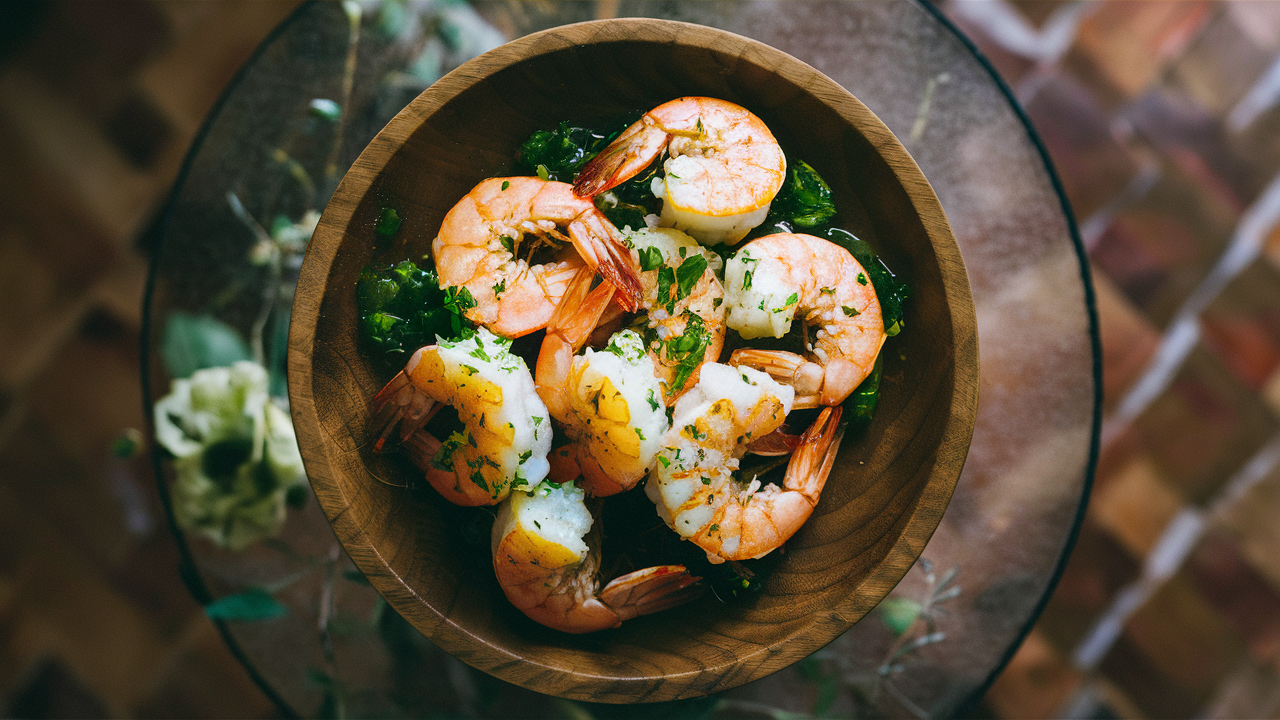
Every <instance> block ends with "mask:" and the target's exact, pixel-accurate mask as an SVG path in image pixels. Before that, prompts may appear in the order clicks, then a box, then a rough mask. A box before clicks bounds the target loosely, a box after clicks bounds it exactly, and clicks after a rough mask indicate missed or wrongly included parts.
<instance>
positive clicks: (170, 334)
mask: <svg viewBox="0 0 1280 720" xmlns="http://www.w3.org/2000/svg"><path fill="white" fill-rule="evenodd" d="M160 357H161V358H163V359H164V365H165V370H167V371H168V372H169V375H170V377H174V378H185V377H190V376H191V374H192V373H194V372H195V371H197V370H203V369H205V368H211V367H223V366H227V365H231V364H232V363H235V362H236V361H238V360H251V359H252V358H253V353H252V352H251V351H250V350H249V345H248V343H246V342H245V341H244V338H243V337H241V336H240V333H239V332H237V331H236V329H235V328H233V327H231V326H230V325H228V324H226V323H225V322H223V321H221V320H219V319H217V318H215V317H213V316H212V315H192V314H190V313H184V312H175V313H173V314H172V315H170V316H169V319H168V321H166V322H165V326H164V336H163V337H162V338H161V341H160Z"/></svg>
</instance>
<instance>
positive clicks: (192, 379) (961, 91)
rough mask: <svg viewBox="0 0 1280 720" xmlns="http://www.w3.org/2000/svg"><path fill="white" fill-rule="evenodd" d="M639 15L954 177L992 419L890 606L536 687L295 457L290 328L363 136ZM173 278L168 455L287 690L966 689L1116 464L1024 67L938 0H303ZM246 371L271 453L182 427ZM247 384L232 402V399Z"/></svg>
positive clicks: (553, 709) (386, 695) (175, 515)
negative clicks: (773, 639)
mask: <svg viewBox="0 0 1280 720" xmlns="http://www.w3.org/2000/svg"><path fill="white" fill-rule="evenodd" d="M621 16H638V17H661V18H668V19H675V20H683V21H687V22H694V23H699V24H704V25H710V26H714V27H718V28H722V29H725V30H729V31H732V32H735V33H738V34H741V35H745V36H748V37H751V38H754V39H756V40H759V41H761V42H764V43H767V44H769V45H771V46H773V47H776V48H778V49H780V50H782V51H784V52H787V53H789V54H791V55H793V56H795V57H797V58H799V59H800V60H803V61H805V62H807V63H809V64H810V65H812V66H814V67H815V68H817V69H818V70H820V71H822V72H823V73H825V74H827V75H828V76H829V77H831V78H832V79H834V80H835V81H836V82H838V83H839V84H841V85H842V86H843V87H845V88H846V89H848V90H849V91H850V92H852V93H853V94H854V95H855V96H857V97H858V99H860V100H861V101H862V102H863V103H864V104H866V105H867V106H868V107H869V108H870V109H871V110H872V111H873V112H875V113H876V114H877V115H878V116H879V117H880V118H881V119H882V120H883V121H884V122H885V124H886V125H888V127H889V128H890V129H891V130H892V131H893V132H894V133H895V134H896V135H897V137H898V138H899V139H900V140H901V141H902V143H903V145H904V146H905V147H906V149H907V150H908V151H909V152H910V153H911V154H912V156H913V157H914V158H915V160H916V162H917V163H918V164H919V166H920V168H921V169H922V170H923V172H924V174H925V176H926V177H927V178H928V179H929V181H930V183H931V184H932V185H933V188H934V190H935V192H936V193H937V195H938V198H939V200H940V201H941V203H942V205H943V207H944V209H945V210H946V213H947V216H948V219H949V220H950V223H951V226H952V229H953V231H954V233H955V236H956V239H957V242H958V243H959V246H960V249H961V252H962V253H963V255H964V259H965V263H966V266H967V269H968V273H969V279H970V283H971V286H972V291H973V296H974V301H975V305H976V309H977V317H978V325H979V351H980V367H981V384H980V389H979V407H978V417H977V423H976V426H975V429H974V435H973V442H972V445H971V448H970V451H969V456H968V461H967V463H966V465H965V468H964V472H963V474H962V475H961V478H960V481H959V483H958V485H957V487H956V490H955V493H954V495H953V497H952V500H951V503H950V505H949V507H948V509H947V512H946V514H945V515H944V517H943V520H942V523H941V525H940V526H939V528H938V530H937V531H936V532H935V534H934V536H933V538H932V539H931V540H930V541H929V543H928V545H927V546H926V547H925V548H924V551H923V553H922V555H921V560H920V562H918V563H917V565H916V567H914V568H913V569H912V570H911V571H910V572H908V574H907V576H906V577H905V578H904V580H903V581H902V582H901V583H900V584H899V586H898V587H897V588H896V589H895V590H894V591H893V593H892V594H891V595H890V597H889V598H888V599H887V600H885V601H884V602H882V603H881V605H880V606H879V607H878V608H877V610H876V611H875V612H873V613H871V614H870V615H868V616H867V617H866V618H864V619H863V620H862V621H861V622H859V623H858V624H857V625H855V626H854V627H853V628H852V629H851V630H849V631H848V632H847V633H845V634H844V635H843V636H841V637H840V638H838V639H837V640H836V641H834V642H832V643H831V644H830V645H828V646H827V647H825V648H823V649H821V650H819V651H818V652H816V653H814V654H813V655H812V656H810V657H809V658H807V659H806V660H804V661H802V662H800V663H797V664H796V665H793V666H791V667H789V668H787V669H785V670H783V671H780V672H778V673H775V674H774V675H771V676H768V677H766V678H764V679H762V680H758V681H755V682H752V683H748V684H746V685H743V686H740V687H738V688H735V689H733V690H730V691H727V692H725V693H721V694H718V695H715V696H710V697H707V698H699V699H693V700H686V701H679V702H676V703H669V704H664V705H663V706H661V707H654V706H598V705H587V704H584V703H576V702H572V701H567V700H561V699H558V698H552V697H549V696H545V695H539V694H537V693H534V692H531V691H528V690H525V689H522V688H518V687H515V686H512V685H508V684H506V683H503V682H501V681H499V680H496V679H494V678H491V677H489V676H488V675H485V674H484V673H481V672H479V671H477V670H474V669H472V668H470V667H468V666H467V665H465V664H463V663H462V662H460V661H458V660H456V659H455V658H453V657H451V656H449V655H448V654H446V653H444V652H443V651H442V650H440V649H439V648H437V647H435V646H434V645H433V644H432V643H431V642H430V641H429V640H427V639H425V638H424V637H423V636H421V635H420V634H418V633H417V632H416V631H415V630H413V629H412V628H411V627H410V626H409V625H408V623H406V622H405V621H404V620H402V619H400V618H399V616H398V615H396V613H395V612H394V611H392V610H390V609H389V608H387V606H386V604H385V602H384V601H383V600H382V599H381V597H380V596H378V594H377V593H376V592H375V591H374V590H373V589H372V588H371V587H369V586H368V584H367V583H366V582H364V580H363V577H362V576H361V575H360V574H359V573H358V572H357V571H355V568H354V566H353V565H352V564H351V563H350V561H349V560H348V559H347V558H346V556H345V555H344V554H343V552H342V550H341V548H340V546H339V545H338V543H337V541H336V540H335V539H334V536H333V534H332V531H331V530H330V528H329V526H328V523H327V521H326V520H325V518H324V515H323V513H322V512H321V511H320V509H319V507H318V505H317V503H316V501H315V498H314V497H313V496H311V494H310V489H309V487H308V486H307V485H306V484H305V479H304V478H302V477H301V476H300V475H299V474H298V472H297V470H298V467H295V466H294V465H292V464H291V463H292V458H291V457H290V456H289V455H288V453H287V452H284V451H281V452H277V453H273V452H272V448H278V447H281V446H282V445H281V444H283V445H284V446H287V444H288V442H289V441H290V440H291V437H292V430H291V428H289V427H288V415H287V407H288V405H287V403H288V400H287V397H286V393H285V389H284V388H285V383H284V353H285V341H286V337H287V329H288V317H289V315H288V313H289V307H290V303H291V300H292V288H293V285H294V283H295V282H296V275H297V271H298V268H299V266H300V264H301V259H302V254H303V252H304V250H305V246H306V240H307V239H308V238H309V236H310V231H311V229H312V228H314V225H315V221H316V218H317V217H318V213H319V212H320V211H321V210H323V208H324V205H325V203H326V201H327V199H328V197H329V195H330V194H331V193H332V191H333V189H334V188H335V187H336V185H337V183H338V181H339V180H340V179H341V177H342V175H343V173H344V172H345V171H346V169H347V168H348V167H349V166H350V165H351V163H352V162H353V161H354V160H355V158H356V156H357V155H358V154H359V153H360V151H361V150H362V149H363V148H364V146H365V145H366V144H367V143H368V142H369V140H370V139H371V138H372V137H373V136H374V135H375V134H376V133H377V132H378V130H380V129H381V128H382V126H383V125H384V124H385V123H386V122H387V121H388V120H389V119H390V118H391V117H392V116H394V114H395V113H396V112H398V111H399V110H400V108H402V107H403V106H404V105H405V104H407V103H408V102H409V101H410V100H411V99H412V98H413V97H415V96H416V95H417V94H418V93H420V92H421V91H422V90H424V89H425V88H426V87H428V86H429V85H430V84H431V83H432V82H434V81H435V80H436V79H438V78H439V77H441V76H442V75H443V74H444V73H446V72H448V71H449V70H451V69H452V68H454V67H456V66H458V65H459V64H461V63H462V62H465V61H466V60H468V59H470V58H471V57H474V56H476V55H478V54H480V53H482V52H484V51H486V50H489V49H491V48H493V47H496V46H497V45H499V44H501V43H503V42H506V41H507V40H509V39H512V38H515V37H519V36H522V35H525V34H528V33H530V32H534V31H538V30H542V29H545V28H549V27H554V26H557V25H562V24H566V23H570V22H577V21H582V20H591V19H597V18H603V17H621ZM151 280H152V282H151V285H150V287H149V292H148V296H147V301H146V308H145V310H146V313H147V322H146V340H145V342H146V343H147V345H146V346H147V348H148V354H147V357H146V358H145V360H144V367H143V373H144V380H145V381H146V382H145V383H144V389H145V392H146V393H147V397H146V401H147V403H148V406H151V405H152V404H155V403H157V402H158V403H160V409H159V410H158V411H157V414H156V416H157V422H156V427H155V428H154V430H155V433H156V437H157V440H158V441H159V443H158V445H157V447H156V448H155V452H154V458H155V463H156V471H157V481H158V483H159V485H160V486H161V489H162V493H163V495H164V497H165V498H166V502H167V506H168V508H169V510H170V516H171V521H172V523H173V527H174V532H175V537H176V538H177V540H178V543H179V545H180V548H181V550H182V555H183V559H184V563H183V567H182V572H183V576H184V579H185V580H186V581H187V583H188V585H189V587H190V588H191V590H192V592H193V593H194V594H195V596H196V597H197V599H198V600H200V601H201V602H202V603H204V604H206V608H207V611H208V612H209V615H210V616H211V617H212V618H214V621H215V622H216V623H217V625H218V627H219V629H220V631H221V632H222V633H223V636H224V638H225V640H226V642H227V643H228V645H229V647H231V649H232V651H233V652H234V653H236V654H237V656H238V657H239V658H240V659H241V660H242V661H243V663H244V664H245V667H246V669H247V671H248V672H249V673H250V674H251V675H252V676H253V677H254V679H255V680H256V681H257V682H258V683H259V684H260V686H261V687H262V688H263V690H264V692H266V693H267V694H268V695H269V696H270V697H271V698H272V699H273V700H274V701H275V702H276V703H277V704H278V705H279V707H280V711H281V712H282V713H283V714H286V715H301V716H353V717H355V716H378V717H398V716H419V715H424V714H430V713H437V714H444V715H448V716H462V717H491V716H492V717H551V716H570V717H586V716H591V717H629V716H632V715H637V716H646V717H648V716H653V715H655V714H665V715H671V716H680V717H699V716H706V717H754V716H761V717H776V716H778V715H779V713H784V712H790V713H802V714H807V715H814V716H824V715H841V716H850V715H853V716H857V717H864V716H871V717H876V716H892V717H924V716H945V715H952V714H955V713H956V712H958V711H960V710H962V709H963V708H964V707H966V705H968V704H970V703H973V702H975V701H976V700H977V699H978V698H979V697H980V695H981V693H982V691H983V690H984V689H985V688H986V686H987V685H988V684H989V683H990V682H991V680H992V679H993V678H994V675H995V674H996V673H997V672H998V671H999V669H1000V668H1001V667H1003V664H1004V663H1005V661H1006V660H1007V659H1008V657H1009V655H1010V654H1011V653H1012V652H1013V650H1014V649H1016V647H1017V645H1018V643H1019V642H1020V641H1021V639H1022V637H1023V636H1024V635H1025V633H1026V632H1027V630H1028V629H1029V628H1030V626H1031V624H1032V623H1033V622H1034V619H1035V617H1036V616H1037V615H1038V613H1039V611H1040V609H1041V607H1042V605H1043V603H1044V602H1045V600H1046V598H1047V595H1048V593H1049V592H1050V591H1051V589H1052V587H1053V584H1054V583H1055V581H1056V579H1057V577H1058V574H1059V573H1060V571H1061V565H1062V563H1063V562H1064V561H1065V556H1066V553H1067V552H1069V550H1070V547H1071V543H1072V541H1073V539H1074V535H1075V532H1076V530H1077V528H1078V525H1079V522H1080V516H1081V512H1082V509H1083V504H1084V500H1085V498H1086V496H1087V494H1088V489H1089V483H1090V480H1091V477H1092V468H1093V462H1094V458H1095V454H1096V447H1097V438H1098V413H1099V397H1100V389H1099V388H1100V383H1101V378H1100V370H1099V348H1098V337H1097V329H1096V321H1095V317H1094V313H1093V309H1092V290H1091V286H1090V281H1089V277H1088V268H1087V265H1086V263H1085V261H1084V255H1083V250H1082V246H1081V244H1080V241H1079V239H1078V237H1077V236H1076V232H1075V228H1074V224H1073V220H1072V218H1071V215H1070V210H1069V208H1067V206H1066V203H1065V201H1064V200H1063V197H1062V193H1061V190H1060V188H1059V186H1058V183H1057V180H1056V177H1055V176H1054V174H1053V171H1052V169H1051V167H1050V166H1049V163H1048V160H1047V156H1046V154H1045V152H1044V151H1043V148H1042V147H1041V146H1040V144H1039V141H1038V140H1037V138H1036V137H1035V135H1034V132H1033V131H1032V130H1031V128H1030V126H1029V124H1028V123H1027V121H1026V119H1025V117H1024V115H1023V114H1022V112H1021V110H1020V108H1019V107H1018V106H1017V104H1016V102H1014V101H1013V100H1012V98H1011V95H1010V94H1009V92H1008V91H1007V89H1006V88H1005V87H1004V86H1003V84H1002V83H1001V82H1000V81H999V80H998V79H997V78H996V76H995V74H994V72H993V71H992V70H991V69H990V67H989V66H988V65H987V64H986V62H985V61H984V60H983V59H982V58H981V57H979V56H978V55H977V54H976V52H975V51H974V49H973V48H972V46H971V45H970V44H969V43H968V42H967V41H966V40H965V39H964V38H963V37H962V36H961V35H960V34H959V33H958V32H957V31H956V30H954V29H953V28H952V27H951V26H950V24H949V23H948V22H947V21H946V20H945V18H943V17H941V16H940V14H939V13H938V12H937V11H936V10H935V9H934V8H932V6H930V5H927V4H917V3H912V2H895V3H844V2H785V3H783V2H763V1H760V2H697V3H693V2H598V3H579V2H563V3H562V2H541V3H519V2H511V3H508V2H498V3H494V2H476V3H471V4H466V3H460V2H441V3H434V2H395V1H388V2H359V3H356V2H348V3H315V4H308V5H304V6H302V7H301V8H300V9H299V10H298V11H297V12H296V13H295V14H294V15H293V16H292V17H291V18H290V19H289V20H288V21H286V22H285V23H284V24H283V25H282V26H281V28H279V29H278V30H277V31H276V32H275V33H274V34H273V35H272V36H271V37H270V38H268V39H267V41H266V42H265V43H264V44H263V46H262V47H261V48H260V49H259V51H258V52H257V53H256V54H255V56H254V57H253V59H252V60H251V61H250V62H249V63H248V64H247V66H246V67H245V68H244V69H243V70H242V72H241V73H240V74H239V76H238V77H237V78H236V80H235V81H234V82H233V84H232V85H231V86H230V87H229V88H228V90H227V92H226V94H225V95H224V97H223V99H222V100H221V101H220V103H219V104H218V106H217V107H216V108H215V109H214V111H213V112H212V113H211V115H210V117H209V118H208V119H207V121H206V124H205V126H204V128H203V130H202V132H201V134H200V136H199V137H198V139H197V141H196V143H195V144H194V146H193V147H192V149H191V151H190V154H189V156H188V159H187V162H186V165H185V168H184V171H183V173H182V175H181V177H180V179H179V181H178V183H177V185H176V187H175V189H174V192H173V195H172V197H171V199H170V202H169V204H168V206H167V209H166V215H165V220H164V231H163V236H162V239H161V241H160V243H159V244H158V246H157V249H156V252H155V256H154V261H153V268H152V278H151ZM236 363H240V364H236ZM207 368H222V370H220V371H215V373H214V374H212V375H211V374H209V371H208V370H206V369H207ZM255 368H256V369H255ZM217 373H221V374H217ZM174 380H182V382H181V383H178V384H176V385H175V384H172V383H173V381H174ZM210 388H214V389H213V390H210ZM227 388H235V389H236V392H237V393H239V394H237V395H235V398H234V402H236V403H245V407H246V408H248V409H249V412H248V413H247V415H248V416H249V417H250V421H248V422H250V425H249V426H247V427H248V430H246V431H245V432H248V433H249V435H250V436H252V437H253V438H254V439H255V440H254V442H262V441H264V439H265V442H266V446H265V447H266V454H265V455H264V454H263V453H260V452H259V453H255V451H254V450H253V448H254V447H256V445H254V444H253V443H251V442H250V441H248V440H244V441H242V442H239V443H238V444H237V443H232V442H224V443H221V444H219V445H218V446H217V447H216V448H214V447H212V446H210V447H201V448H199V449H196V448H194V447H192V448H190V449H189V452H188V451H185V450H178V451H175V450H174V447H175V446H180V445H181V442H180V439H178V440H175V439H174V432H175V426H178V427H181V426H182V423H183V422H184V421H183V418H184V417H186V418H189V417H194V414H195V413H196V411H195V410H194V409H193V407H194V405H195V404H196V402H195V401H193V400H192V398H196V397H202V396H201V393H202V392H204V393H205V394H206V395H207V394H208V393H210V392H212V393H214V394H217V393H223V394H224V395H225V394H227V393H228V392H229V391H228V390H227ZM174 397H177V399H176V400H174V399H171V398H174ZM221 397H222V396H221V395H219V398H221ZM224 400H225V402H232V400H229V399H225V398H224V399H222V400H217V401H216V402H224ZM216 402H215V404H216ZM237 407H239V406H237ZM281 411H285V412H283V413H282V412H281ZM184 413H186V415H184ZM281 418H283V420H282V419H281ZM213 422H217V421H216V420H214V421H213ZM273 443H274V444H273ZM184 452H187V453H188V454H187V455H183V453H184ZM259 461H261V462H259ZM268 461H270V462H268ZM218 463H221V465H219V466H218V467H214V465H218ZM255 463H258V465H255ZM259 465H260V466H262V467H267V466H269V469H270V471H269V472H268V471H263V470H261V468H259V467H258V466H259ZM299 467H300V466H299Z"/></svg>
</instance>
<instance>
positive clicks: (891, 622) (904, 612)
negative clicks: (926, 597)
mask: <svg viewBox="0 0 1280 720" xmlns="http://www.w3.org/2000/svg"><path fill="white" fill-rule="evenodd" d="M923 609H924V607H923V606H922V605H920V603H918V602H916V601H915V600H911V599H908V598H887V599H885V600H884V602H882V603H880V604H879V605H877V606H876V612H878V613H879V614H880V620H881V621H882V622H884V624H885V627H887V628H889V631H890V632H892V633H893V636H894V637H900V636H901V635H902V633H904V632H906V631H907V628H910V627H911V624H912V623H914V622H915V621H916V618H918V617H920V611H921V610H923Z"/></svg>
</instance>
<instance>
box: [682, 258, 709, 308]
mask: <svg viewBox="0 0 1280 720" xmlns="http://www.w3.org/2000/svg"><path fill="white" fill-rule="evenodd" d="M706 270H707V259H706V258H705V257H703V256H702V255H701V254H697V255H690V256H689V257H687V258H685V260H684V262H682V263H680V267H678V268H676V286H677V288H676V293H677V294H676V297H678V298H686V297H689V293H691V292H693V286H694V285H697V284H698V281H699V280H701V279H702V275H703V273H705V272H706Z"/></svg>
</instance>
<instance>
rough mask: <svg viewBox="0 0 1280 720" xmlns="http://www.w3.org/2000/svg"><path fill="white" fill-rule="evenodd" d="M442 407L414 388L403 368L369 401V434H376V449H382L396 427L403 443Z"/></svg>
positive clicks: (374, 444) (379, 450)
mask: <svg viewBox="0 0 1280 720" xmlns="http://www.w3.org/2000/svg"><path fill="white" fill-rule="evenodd" d="M439 409H440V405H439V404H438V403H436V401H434V400H432V399H431V398H430V397H429V396H428V395H427V394H426V393H423V392H421V391H419V390H418V389H417V388H416V387H414V385H413V382H412V381H410V380H409V376H408V375H406V374H405V372H404V371H403V370H402V371H400V372H399V373H396V376H395V377H393V378H391V382H389V383H387V384H386V386H385V387H383V388H382V390H380V391H378V394H377V395H375V396H374V397H373V401H372V402H370V403H369V422H368V424H367V425H366V429H367V431H368V433H369V435H371V436H374V435H376V436H377V439H376V440H374V442H373V449H374V451H375V452H383V450H384V448H385V446H386V442H387V438H388V437H390V436H391V434H392V433H393V432H395V430H396V429H397V427H398V428H399V430H400V437H399V438H398V439H399V440H400V442H404V441H406V440H408V439H409V438H410V437H412V436H413V435H415V434H416V433H417V432H418V431H419V430H421V429H422V426H424V425H426V424H427V422H428V421H429V420H431V418H432V416H434V415H435V414H436V412H437V411H438V410H439Z"/></svg>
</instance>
